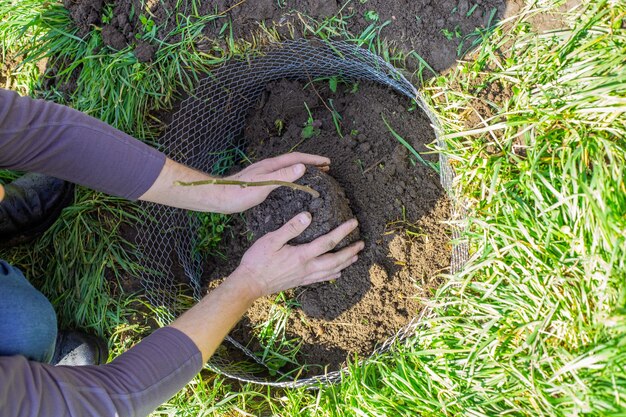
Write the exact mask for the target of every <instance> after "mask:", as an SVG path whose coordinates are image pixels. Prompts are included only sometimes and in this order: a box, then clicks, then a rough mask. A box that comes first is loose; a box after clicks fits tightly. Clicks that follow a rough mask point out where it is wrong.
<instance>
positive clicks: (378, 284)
mask: <svg viewBox="0 0 626 417" xmlns="http://www.w3.org/2000/svg"><path fill="white" fill-rule="evenodd" d="M329 85H330V83H322V82H316V83H306V87H305V83H300V82H296V81H288V80H281V81H277V82H273V83H270V84H269V85H268V86H267V88H266V91H265V93H264V95H263V97H261V99H260V101H259V103H258V106H256V107H255V108H254V109H253V110H252V111H251V112H250V114H249V116H248V118H247V120H246V128H245V133H244V136H245V139H246V142H247V145H246V147H245V153H246V155H247V156H248V157H249V158H250V159H252V160H261V159H264V158H268V157H272V156H276V155H279V154H282V153H286V152H289V151H292V150H295V151H298V152H308V153H314V154H319V155H325V156H329V157H330V158H331V165H330V171H329V175H331V176H332V177H333V178H334V179H335V180H336V181H337V183H338V184H339V186H341V188H342V189H343V190H344V192H345V196H346V198H347V200H348V201H349V205H350V209H351V210H352V213H353V215H354V216H355V217H356V218H357V219H358V220H359V229H360V230H359V231H360V239H362V240H364V241H365V249H364V250H363V251H362V252H361V254H360V256H359V261H358V262H357V263H355V264H354V265H352V266H351V267H349V268H347V269H346V270H344V271H343V274H342V277H341V278H340V279H338V280H336V281H335V282H330V283H322V284H315V285H312V286H307V287H302V288H297V289H294V290H292V291H290V292H287V294H286V299H287V300H288V301H287V302H285V301H283V302H279V303H278V304H280V305H282V306H283V307H285V308H289V309H291V310H292V311H291V313H290V314H289V316H288V318H287V319H286V322H285V329H286V331H285V338H286V339H288V340H294V341H298V342H299V343H301V346H300V348H299V350H298V354H297V355H296V358H295V359H296V361H297V362H298V363H300V364H313V365H319V366H320V367H323V368H325V369H326V370H334V369H338V368H340V367H341V366H342V364H343V363H345V361H346V359H347V358H348V357H350V356H351V355H353V354H355V353H356V354H358V355H359V356H360V357H363V356H366V355H368V354H370V353H371V352H372V351H373V349H374V347H375V346H376V345H377V344H378V343H381V342H383V341H384V340H386V339H388V338H389V337H391V336H393V335H394V334H395V333H396V332H397V331H398V330H399V329H400V328H401V327H403V326H404V325H406V324H407V323H408V322H409V321H410V320H411V319H412V318H413V317H415V316H417V315H418V314H419V311H420V310H421V308H422V303H421V301H420V299H421V298H428V297H429V296H430V295H431V293H432V291H433V290H434V289H435V288H436V287H437V286H438V284H439V279H438V276H439V275H440V273H442V272H445V271H446V268H447V267H448V266H449V262H450V250H451V248H450V244H449V237H448V233H447V229H446V226H445V225H444V224H443V222H444V221H445V220H446V219H447V218H448V216H449V213H450V207H449V202H448V200H447V198H446V196H445V193H444V192H443V190H442V188H441V186H440V184H439V176H438V174H437V172H436V171H435V170H433V169H432V168H431V167H429V166H426V165H424V164H422V163H420V162H418V161H416V160H414V159H413V158H412V156H411V154H410V153H409V151H408V150H407V148H405V147H404V146H403V145H402V144H400V143H399V142H398V141H397V139H396V138H395V137H394V136H393V135H392V134H391V132H390V130H389V128H388V127H387V126H386V124H385V121H386V122H387V123H388V124H389V126H390V127H392V128H393V129H394V131H396V133H397V134H399V135H400V136H402V137H403V138H404V139H405V140H406V141H408V143H410V144H411V146H413V147H414V148H415V149H416V150H417V151H419V152H421V153H422V155H423V157H424V158H425V159H426V160H429V161H430V162H432V163H435V164H436V163H437V160H438V159H437V156H436V155H432V154H428V153H426V152H427V148H426V147H425V144H428V143H430V142H432V141H433V140H434V139H435V137H434V132H433V131H432V129H431V127H430V123H429V120H428V118H427V117H426V115H424V114H423V113H422V112H421V111H419V110H418V109H416V108H415V106H414V104H413V103H412V102H411V101H410V100H408V99H405V98H403V97H399V96H398V95H397V94H395V93H394V92H392V91H390V90H389V89H388V88H385V87H381V86H379V85H376V84H370V83H359V84H347V83H341V82H340V83H339V84H338V85H337V86H336V88H335V87H334V86H333V88H332V90H335V91H334V92H333V91H331V88H330V86H329ZM331 106H332V107H331ZM332 109H334V110H335V113H333V112H332V111H331V110H332ZM338 115H339V116H340V117H338ZM311 125H315V126H317V127H316V130H315V133H314V134H313V135H312V136H310V137H308V135H305V136H307V137H306V138H304V137H303V130H304V129H307V126H311ZM314 188H315V187H314ZM279 190H280V189H279ZM281 192H287V191H285V190H282V191H281ZM289 192H291V191H290V190H289ZM306 204H307V203H303V207H304V206H305V205H306ZM283 206H284V205H283ZM281 209H282V206H279V205H278V204H276V205H275V206H274V208H273V209H272V210H271V211H270V213H271V215H272V216H274V213H275V211H276V210H281ZM294 214H296V213H295V212H294ZM249 215H250V214H246V215H245V216H244V217H243V218H239V217H235V218H233V221H232V222H231V229H230V232H229V233H226V234H225V236H224V238H223V241H222V246H221V248H220V252H221V253H225V254H228V258H229V259H228V260H226V261H224V260H223V259H217V258H216V259H214V260H210V261H209V265H208V268H207V270H208V271H212V272H211V273H210V277H207V279H208V280H216V281H213V282H212V283H211V284H210V285H211V286H212V285H216V283H217V282H218V281H219V278H222V277H224V276H227V275H228V274H229V273H230V272H232V270H234V269H235V268H236V267H237V265H238V262H239V259H240V258H241V256H242V255H243V253H244V252H245V251H246V250H247V249H248V248H249V247H250V246H251V244H252V242H251V240H250V239H249V235H250V234H251V233H250V229H249V228H248V226H252V225H251V224H247V223H246V221H245V219H246V218H248V216H249ZM290 215H291V213H290V214H289V215H285V216H284V218H285V219H288V218H290V217H289V216H290ZM263 216H264V214H259V215H258V216H257V218H259V219H263ZM281 303H282V304H281ZM276 305H277V301H276V297H275V296H273V297H267V298H264V299H261V300H259V301H257V302H256V303H255V304H254V305H253V306H252V308H251V309H250V310H249V311H248V313H247V315H246V316H245V317H244V319H243V320H242V321H241V322H240V323H239V324H238V325H237V327H236V328H235V329H234V330H233V332H232V333H231V336H232V337H233V338H234V339H235V340H237V341H239V342H240V343H242V344H243V345H245V346H248V347H249V348H250V349H251V350H252V351H257V352H258V351H260V352H263V351H264V350H265V349H266V347H267V343H266V342H263V341H261V340H260V339H259V329H260V328H262V327H263V326H264V325H265V324H266V323H267V322H268V317H270V315H271V314H272V312H273V311H276ZM280 353H281V354H283V355H287V354H288V352H283V351H281V352H280ZM234 357H236V354H234ZM290 366H291V365H289V364H288V363H287V364H284V368H281V370H289V367H290ZM320 372H321V369H320V368H315V367H313V368H309V369H308V370H307V371H306V372H305V373H304V374H303V375H302V376H307V375H308V376H310V375H315V374H319V373H320Z"/></svg>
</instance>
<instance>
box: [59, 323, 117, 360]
mask: <svg viewBox="0 0 626 417" xmlns="http://www.w3.org/2000/svg"><path fill="white" fill-rule="evenodd" d="M108 357H109V349H108V347H107V344H106V341H105V340H104V339H102V338H101V337H96V336H92V335H90V334H86V333H82V332H79V331H76V330H62V331H60V332H59V334H58V336H57V343H56V347H55V349H54V356H53V357H52V360H51V361H50V363H51V364H52V365H55V366H58V365H65V366H84V365H102V364H104V363H105V362H106V361H107V359H108Z"/></svg>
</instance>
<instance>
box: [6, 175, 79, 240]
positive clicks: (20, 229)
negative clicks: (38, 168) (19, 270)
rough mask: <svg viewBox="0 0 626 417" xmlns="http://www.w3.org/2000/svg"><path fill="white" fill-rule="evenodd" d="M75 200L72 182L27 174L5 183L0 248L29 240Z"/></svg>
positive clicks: (45, 228) (44, 229)
mask: <svg viewBox="0 0 626 417" xmlns="http://www.w3.org/2000/svg"><path fill="white" fill-rule="evenodd" d="M73 200H74V184H71V183H69V182H66V181H63V180H60V179H58V178H54V177H49V176H47V175H42V174H35V173H28V174H25V175H23V176H21V177H20V178H18V179H16V180H15V181H13V182H12V183H10V184H7V185H5V186H4V198H3V199H2V201H0V248H6V247H11V246H17V245H20V244H23V243H26V242H30V241H32V240H34V239H35V238H37V237H39V236H40V235H42V234H43V232H45V231H46V230H47V229H48V228H49V227H50V226H52V224H53V223H54V222H55V220H56V219H57V218H58V217H59V215H60V214H61V210H63V209H64V208H65V207H67V206H68V205H70V204H71V203H72V201H73Z"/></svg>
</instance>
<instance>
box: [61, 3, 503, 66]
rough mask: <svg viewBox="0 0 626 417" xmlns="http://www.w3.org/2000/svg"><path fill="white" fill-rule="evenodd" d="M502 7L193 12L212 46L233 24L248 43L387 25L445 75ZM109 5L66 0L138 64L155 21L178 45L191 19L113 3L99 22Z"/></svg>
mask: <svg viewBox="0 0 626 417" xmlns="http://www.w3.org/2000/svg"><path fill="white" fill-rule="evenodd" d="M505 3H506V2H505V0H477V1H472V2H470V1H469V0H442V1H435V0H419V1H415V0H398V1H393V2H390V1H386V0H368V1H356V0H348V1H336V0H291V1H290V0H287V1H285V2H279V1H276V0H255V1H252V0H249V1H245V0H244V1H241V0H218V1H214V2H202V3H201V4H199V5H196V10H197V11H198V12H199V14H201V15H217V16H218V18H216V19H215V20H214V21H213V22H212V23H209V24H208V25H207V27H206V29H205V34H206V35H207V36H208V38H210V39H213V40H215V39H218V38H221V37H223V36H225V35H224V34H221V33H220V32H221V31H222V29H223V26H224V23H226V22H229V21H230V22H232V28H233V35H234V37H235V38H237V39H246V40H249V41H250V40H253V39H255V38H258V35H259V33H260V32H262V29H261V28H262V26H264V27H268V28H272V27H273V28H275V29H276V30H277V31H278V33H280V34H281V35H282V36H283V37H286V38H287V37H292V36H294V37H296V38H297V37H302V36H304V35H305V32H306V29H305V26H306V25H305V23H304V22H308V20H307V19H308V18H312V19H315V20H317V21H321V20H323V19H331V18H333V17H334V16H340V17H344V18H347V19H346V21H347V22H348V23H347V27H346V29H347V30H349V31H350V32H351V33H352V34H354V35H356V36H358V35H360V34H361V33H363V32H364V31H365V30H366V29H367V28H368V27H370V25H372V24H373V23H376V24H383V23H384V24H385V26H384V27H383V28H382V29H381V31H380V34H381V36H382V37H383V38H386V39H387V40H388V41H389V42H391V43H393V45H394V46H396V47H397V48H398V49H399V50H401V51H403V52H404V53H405V54H408V53H410V52H411V51H415V53H417V54H418V55H419V56H420V57H421V58H423V59H424V60H425V61H426V62H427V63H428V64H429V65H430V66H431V67H432V68H433V69H434V70H435V71H442V70H444V69H445V68H448V67H450V66H451V65H453V64H454V62H455V59H456V58H457V57H458V56H459V53H461V54H462V53H464V52H465V51H467V50H468V49H469V47H470V46H471V42H473V41H474V40H476V39H478V36H472V33H474V35H476V32H475V31H476V30H477V29H478V30H481V29H484V28H485V27H487V26H489V25H490V24H494V23H496V22H497V21H498V20H499V19H501V18H502V16H503V14H504V12H505V9H506V4H505ZM105 4H106V3H104V2H103V1H102V0H64V5H65V7H66V8H67V9H68V10H69V11H70V16H71V18H72V20H73V21H74V23H75V25H76V26H77V27H78V36H80V37H84V36H86V35H87V34H88V33H89V32H90V31H91V30H93V29H94V28H96V27H101V29H102V37H103V41H104V43H105V44H106V45H107V46H109V47H111V48H113V49H116V50H119V49H123V48H124V47H126V46H127V45H131V46H134V53H135V55H136V56H137V58H138V59H139V60H141V61H150V60H152V59H154V54H155V52H156V47H157V45H156V42H151V41H148V40H146V39H143V42H137V40H138V38H145V37H144V36H143V35H144V34H145V33H146V32H147V31H148V29H147V25H146V23H145V22H147V21H151V22H153V23H154V26H156V28H157V29H156V31H155V34H154V38H156V39H159V40H163V41H176V40H177V39H178V38H177V35H172V34H171V30H172V29H173V28H175V27H176V24H177V18H176V16H177V14H178V13H180V14H182V15H189V14H190V13H191V11H192V5H191V2H180V1H178V0H162V1H145V2H142V1H141V0H132V1H121V0H114V1H112V2H110V5H111V6H110V7H112V9H113V13H112V18H111V19H110V21H108V22H102V14H103V10H104V7H105ZM281 4H283V5H282V6H281ZM176 7H178V9H176ZM142 19H143V22H142ZM201 49H202V48H201ZM410 62H413V64H414V65H416V64H417V62H418V60H417V59H416V58H415V57H414V56H413V57H412V58H411V59H410ZM427 75H428V74H427Z"/></svg>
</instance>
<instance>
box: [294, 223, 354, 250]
mask: <svg viewBox="0 0 626 417" xmlns="http://www.w3.org/2000/svg"><path fill="white" fill-rule="evenodd" d="M358 224H359V223H358V222H357V220H356V219H352V220H348V221H347V222H345V223H343V224H341V225H339V227H337V228H336V229H333V230H332V231H330V232H329V233H327V234H325V235H324V236H320V237H318V238H317V239H315V240H314V241H313V242H311V243H308V244H306V245H304V246H305V247H306V250H307V253H308V254H310V255H311V256H313V257H315V256H319V255H321V254H323V253H326V252H328V251H330V250H333V249H334V248H335V246H337V244H338V243H339V242H341V240H342V239H343V238H344V237H346V236H348V235H349V234H350V232H352V231H353V230H354V229H355V228H356V227H357V225H358Z"/></svg>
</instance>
